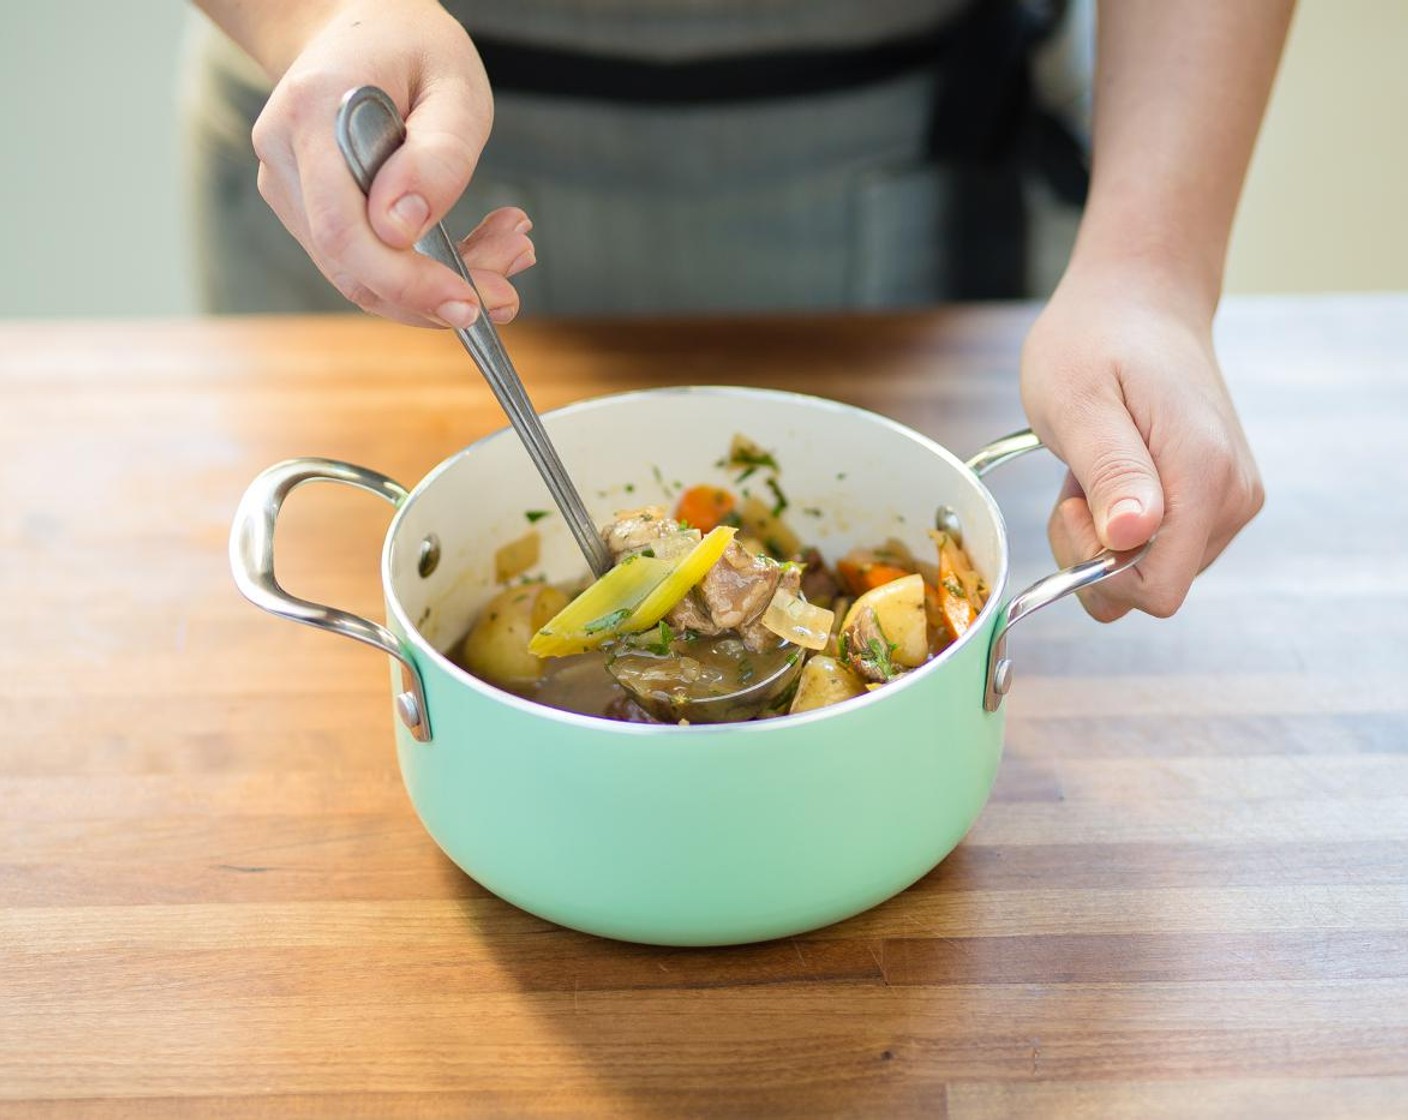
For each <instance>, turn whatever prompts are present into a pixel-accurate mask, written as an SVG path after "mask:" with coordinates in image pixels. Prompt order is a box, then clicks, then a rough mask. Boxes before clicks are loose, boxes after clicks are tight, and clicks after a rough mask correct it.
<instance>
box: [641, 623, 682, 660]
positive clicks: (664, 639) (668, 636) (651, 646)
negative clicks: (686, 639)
mask: <svg viewBox="0 0 1408 1120" xmlns="http://www.w3.org/2000/svg"><path fill="white" fill-rule="evenodd" d="M651 634H653V635H654V636H655V637H654V640H652V641H644V640H642V639H644V638H645V637H646V636H647V635H651ZM637 640H638V642H639V645H640V648H641V649H643V650H646V651H647V652H649V653H657V654H659V655H660V656H661V657H664V656H665V655H666V654H668V653H669V652H670V644H671V643H672V642H673V641H674V640H675V632H674V630H673V629H671V627H670V624H669V623H668V622H666V621H665V620H664V619H663V618H662V619H661V620H660V625H659V626H657V627H656V628H655V629H654V630H647V631H646V632H645V634H642V635H641V638H640V639H637Z"/></svg>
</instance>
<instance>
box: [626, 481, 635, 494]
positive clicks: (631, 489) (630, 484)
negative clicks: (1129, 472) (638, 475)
mask: <svg viewBox="0 0 1408 1120" xmlns="http://www.w3.org/2000/svg"><path fill="white" fill-rule="evenodd" d="M635 492H636V484H635V483H634V482H628V483H626V493H627V494H634V493H635Z"/></svg>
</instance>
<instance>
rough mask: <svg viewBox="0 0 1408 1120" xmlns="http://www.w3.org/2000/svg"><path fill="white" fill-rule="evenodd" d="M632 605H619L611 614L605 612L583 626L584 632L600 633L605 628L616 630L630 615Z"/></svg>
mask: <svg viewBox="0 0 1408 1120" xmlns="http://www.w3.org/2000/svg"><path fill="white" fill-rule="evenodd" d="M630 614H631V608H630V607H617V608H616V609H615V610H614V611H612V612H611V613H610V614H604V615H602V616H601V617H600V618H594V619H592V620H591V621H590V622H588V623H587V624H586V625H585V626H583V627H582V633H584V634H600V633H601V632H602V631H603V630H614V629H616V627H617V626H619V625H621V623H623V622H625V621H626V619H627V618H629V617H630Z"/></svg>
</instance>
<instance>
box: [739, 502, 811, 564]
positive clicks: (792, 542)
mask: <svg viewBox="0 0 1408 1120" xmlns="http://www.w3.org/2000/svg"><path fill="white" fill-rule="evenodd" d="M738 519H739V522H740V525H741V529H740V532H741V533H742V535H743V536H745V537H755V538H757V539H758V540H760V541H762V542H763V546H764V547H765V548H766V549H767V550H768V551H769V552H771V553H772V554H773V555H774V556H776V557H777V558H778V559H779V560H790V559H792V557H794V556H796V555H797V554H798V553H799V552H801V551H802V541H801V538H800V537H798V536H797V534H796V533H794V532H793V531H792V528H791V526H790V525H788V524H787V522H785V521H783V520H782V518H781V517H774V516H773V512H772V509H771V508H770V507H769V506H768V505H767V504H766V503H765V502H763V501H762V500H761V499H760V498H756V497H751V498H746V499H744V502H743V505H742V506H740V507H739V509H738Z"/></svg>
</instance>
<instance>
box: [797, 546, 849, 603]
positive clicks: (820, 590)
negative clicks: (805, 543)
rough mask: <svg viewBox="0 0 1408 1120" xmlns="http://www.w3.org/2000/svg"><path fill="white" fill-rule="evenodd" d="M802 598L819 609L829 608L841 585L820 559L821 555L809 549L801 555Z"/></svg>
mask: <svg viewBox="0 0 1408 1120" xmlns="http://www.w3.org/2000/svg"><path fill="white" fill-rule="evenodd" d="M801 559H802V564H803V565H804V567H803V570H802V577H801V579H802V588H801V589H802V596H803V598H805V599H806V600H807V602H809V603H815V604H816V605H817V606H819V607H829V606H831V604H832V603H834V602H835V601H836V596H837V595H839V594H840V593H841V585H840V584H839V583H837V582H836V577H835V576H833V575H832V574H831V569H830V568H828V567H827V566H826V561H825V560H823V559H822V558H821V553H820V552H818V551H817V550H816V549H814V548H809V549H807V550H806V551H805V552H803V553H802V557H801Z"/></svg>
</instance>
